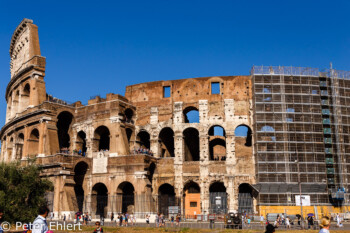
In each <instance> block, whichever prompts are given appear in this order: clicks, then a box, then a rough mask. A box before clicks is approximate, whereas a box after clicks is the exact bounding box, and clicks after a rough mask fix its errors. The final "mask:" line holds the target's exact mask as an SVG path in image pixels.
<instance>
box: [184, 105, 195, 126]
mask: <svg viewBox="0 0 350 233" xmlns="http://www.w3.org/2000/svg"><path fill="white" fill-rule="evenodd" d="M183 114H184V122H185V123H199V111H198V109H197V108H196V107H192V106H191V107H187V108H185V109H184V110H183Z"/></svg>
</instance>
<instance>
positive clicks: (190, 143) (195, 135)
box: [137, 125, 252, 161]
mask: <svg viewBox="0 0 350 233" xmlns="http://www.w3.org/2000/svg"><path fill="white" fill-rule="evenodd" d="M242 131H243V132H244V133H243V135H244V134H245V135H244V137H246V143H245V145H246V146H251V140H252V137H251V133H252V132H251V129H250V128H249V127H248V126H246V125H240V126H238V127H237V128H236V129H235V135H236V133H237V134H238V135H242V133H241V132H242ZM238 132H239V133H238ZM208 135H209V155H210V160H224V159H225V158H226V132H225V129H224V128H223V127H221V126H219V125H214V126H212V127H210V128H209V130H208ZM183 138H184V146H185V148H184V152H185V154H184V159H185V161H199V153H200V146H199V131H198V130H197V129H195V128H192V127H189V128H186V129H185V130H184V131H183ZM137 141H138V143H139V144H140V146H142V147H144V148H146V149H150V134H149V133H148V132H147V131H145V130H141V131H140V132H139V133H138V134H137ZM158 141H159V154H160V156H161V157H174V154H175V153H174V152H175V147H174V131H173V130H172V129H171V128H170V127H165V128H163V129H162V130H161V131H160V133H159V138H158Z"/></svg>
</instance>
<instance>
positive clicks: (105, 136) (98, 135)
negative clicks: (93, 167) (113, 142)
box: [94, 126, 110, 151]
mask: <svg viewBox="0 0 350 233" xmlns="http://www.w3.org/2000/svg"><path fill="white" fill-rule="evenodd" d="M94 137H95V138H94V139H95V151H96V150H98V151H101V150H102V151H108V150H109V143H110V133H109V129H108V128H107V127H106V126H100V127H98V128H97V129H96V130H95V136H94Z"/></svg>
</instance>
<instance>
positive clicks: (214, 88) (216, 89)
mask: <svg viewBox="0 0 350 233" xmlns="http://www.w3.org/2000/svg"><path fill="white" fill-rule="evenodd" d="M211 94H212V95H213V94H214V95H215V94H220V83H219V82H212V83H211Z"/></svg>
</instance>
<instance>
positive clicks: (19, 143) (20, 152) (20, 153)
mask: <svg viewBox="0 0 350 233" xmlns="http://www.w3.org/2000/svg"><path fill="white" fill-rule="evenodd" d="M23 144H24V134H23V133H20V134H18V137H17V140H16V160H17V159H22V156H23Z"/></svg>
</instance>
